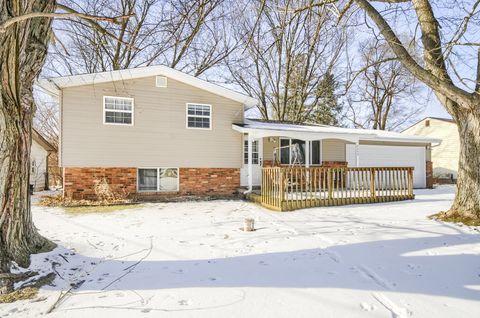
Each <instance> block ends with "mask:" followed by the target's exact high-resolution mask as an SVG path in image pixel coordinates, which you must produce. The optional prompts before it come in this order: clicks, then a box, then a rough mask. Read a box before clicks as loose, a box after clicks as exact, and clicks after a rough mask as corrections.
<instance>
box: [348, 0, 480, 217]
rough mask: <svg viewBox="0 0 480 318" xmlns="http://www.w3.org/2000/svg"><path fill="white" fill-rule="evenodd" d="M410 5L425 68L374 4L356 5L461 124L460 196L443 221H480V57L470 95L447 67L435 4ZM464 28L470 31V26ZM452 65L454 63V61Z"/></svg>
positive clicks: (365, 0)
mask: <svg viewBox="0 0 480 318" xmlns="http://www.w3.org/2000/svg"><path fill="white" fill-rule="evenodd" d="M385 2H387V1H385ZM391 2H398V3H400V2H406V1H391ZM409 2H411V3H412V5H413V8H414V10H415V14H416V16H417V21H418V26H419V29H420V31H421V35H422V37H421V40H422V44H423V61H424V63H425V65H424V66H421V65H419V64H418V63H417V61H416V60H415V59H414V58H413V57H412V55H411V54H410V53H409V52H408V50H407V49H406V46H404V44H403V43H402V42H401V41H400V39H399V38H398V37H397V35H396V34H395V32H394V31H393V29H392V27H391V26H390V25H389V24H388V22H387V21H386V20H385V18H384V17H383V16H382V14H381V13H380V11H378V10H377V9H376V8H375V7H374V6H373V5H372V3H371V1H369V0H355V3H357V5H358V6H359V7H360V8H361V9H363V10H365V12H366V13H367V15H368V16H369V17H370V19H371V20H372V21H373V22H374V23H375V24H376V25H377V27H378V29H379V31H380V33H381V34H382V35H383V37H384V38H385V40H386V41H387V42H388V44H389V46H390V48H391V49H392V51H393V52H394V53H395V55H396V57H397V58H398V60H399V61H400V62H401V63H402V64H403V65H404V66H405V67H406V68H407V69H408V70H409V71H410V72H411V73H412V74H413V76H415V77H416V78H417V79H418V80H420V81H422V82H423V83H425V84H426V85H428V86H429V87H430V88H431V89H432V90H433V92H434V93H435V95H436V96H437V98H438V100H439V101H440V103H441V104H442V105H443V106H444V107H445V109H446V110H447V111H448V113H449V114H450V115H452V117H453V118H454V119H455V121H456V123H457V126H458V132H459V137H460V160H459V163H458V164H459V166H458V177H457V193H456V196H455V200H454V202H453V204H452V206H451V208H450V210H449V211H447V212H446V213H444V214H442V215H440V218H444V217H445V219H446V220H449V217H455V218H458V220H459V221H470V220H473V221H480V54H479V55H478V60H477V76H476V79H475V81H474V83H476V85H475V89H474V91H473V92H470V91H467V90H465V89H463V88H461V87H460V86H456V85H455V83H454V82H453V81H452V79H451V77H450V75H449V73H448V69H447V67H446V65H447V61H448V60H446V57H445V54H444V52H443V48H444V47H445V46H446V45H444V44H443V43H442V37H441V36H440V23H439V19H437V18H436V17H435V13H434V11H433V8H432V5H431V3H433V1H431V0H411V1H409ZM472 12H473V11H472ZM464 21H465V19H464ZM464 27H465V28H466V25H465V26H464ZM450 62H452V63H453V62H454V61H452V60H450Z"/></svg>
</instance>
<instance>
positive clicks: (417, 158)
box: [346, 144, 426, 188]
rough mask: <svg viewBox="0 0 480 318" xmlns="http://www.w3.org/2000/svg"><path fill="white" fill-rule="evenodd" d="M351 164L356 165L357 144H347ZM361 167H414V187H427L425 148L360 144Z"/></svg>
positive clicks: (348, 160)
mask: <svg viewBox="0 0 480 318" xmlns="http://www.w3.org/2000/svg"><path fill="white" fill-rule="evenodd" d="M346 146H347V149H346V154H347V162H348V165H349V166H353V167H355V145H351V144H347V145H346ZM358 152H359V157H360V160H359V161H360V167H414V168H415V169H414V170H413V187H414V188H425V186H426V176H425V148H424V147H403V146H372V145H359V146H358Z"/></svg>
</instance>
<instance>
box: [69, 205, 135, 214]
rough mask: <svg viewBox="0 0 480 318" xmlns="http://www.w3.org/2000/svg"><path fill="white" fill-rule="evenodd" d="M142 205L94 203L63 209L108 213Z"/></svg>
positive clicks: (79, 212) (71, 211)
mask: <svg viewBox="0 0 480 318" xmlns="http://www.w3.org/2000/svg"><path fill="white" fill-rule="evenodd" d="M140 207H142V204H119V205H93V206H70V207H64V208H63V209H64V210H65V212H67V213H74V214H76V213H78V214H81V213H108V212H116V211H122V210H129V209H137V208H140Z"/></svg>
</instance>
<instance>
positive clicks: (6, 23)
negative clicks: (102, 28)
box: [0, 4, 132, 33]
mask: <svg viewBox="0 0 480 318" xmlns="http://www.w3.org/2000/svg"><path fill="white" fill-rule="evenodd" d="M57 8H59V9H61V10H64V11H68V12H31V13H27V14H23V15H19V16H16V17H13V18H10V19H8V20H6V21H4V22H3V23H1V24H0V33H5V31H6V30H7V28H8V27H10V26H12V25H14V24H15V23H19V22H22V21H25V20H28V19H33V18H67V19H70V18H81V19H85V20H90V21H108V22H111V23H117V24H118V23H120V21H121V20H123V19H128V18H129V17H131V16H132V14H129V15H122V16H117V17H106V16H97V15H90V14H85V13H80V12H77V11H75V10H73V9H71V8H69V7H66V6H64V5H61V4H58V5H57Z"/></svg>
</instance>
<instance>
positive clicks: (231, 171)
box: [180, 168, 240, 196]
mask: <svg viewBox="0 0 480 318" xmlns="http://www.w3.org/2000/svg"><path fill="white" fill-rule="evenodd" d="M239 187H240V169H236V168H180V194H183V195H220V196H230V195H234V194H235V193H236V191H237V189H238V188H239Z"/></svg>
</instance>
